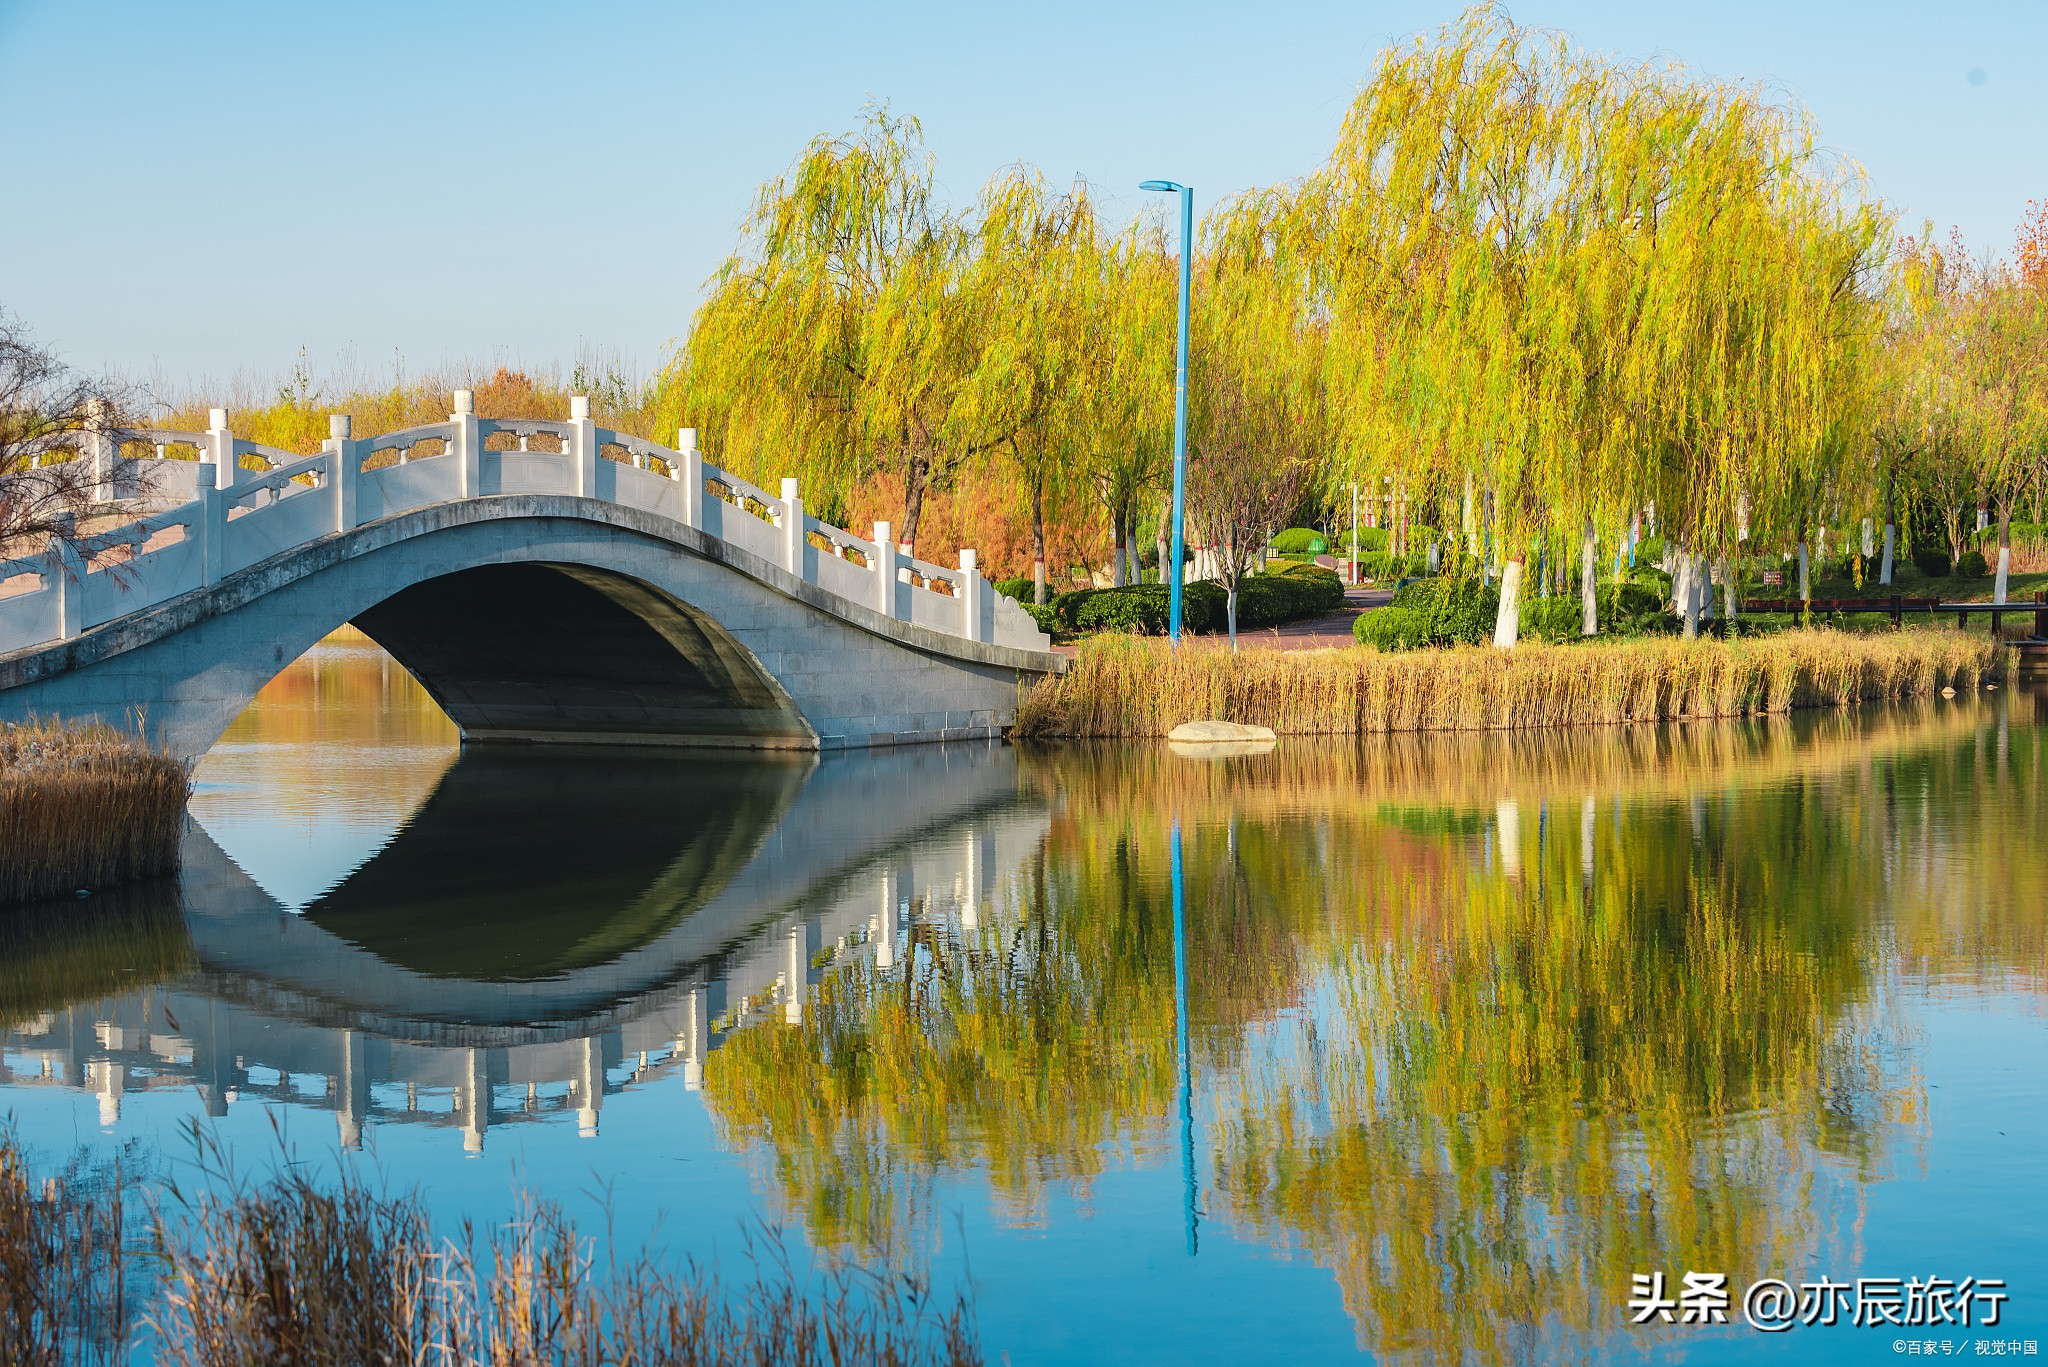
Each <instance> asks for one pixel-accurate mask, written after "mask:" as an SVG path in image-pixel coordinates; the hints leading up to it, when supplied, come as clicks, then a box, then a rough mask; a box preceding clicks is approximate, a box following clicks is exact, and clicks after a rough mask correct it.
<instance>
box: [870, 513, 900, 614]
mask: <svg viewBox="0 0 2048 1367" xmlns="http://www.w3.org/2000/svg"><path fill="white" fill-rule="evenodd" d="M874 570H875V608H876V610H878V611H879V612H880V613H881V614H882V615H883V616H884V617H894V616H895V615H896V539H895V538H894V537H892V536H891V535H890V534H889V524H888V523H886V522H877V523H876V524H875V564H874Z"/></svg>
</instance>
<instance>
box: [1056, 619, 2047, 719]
mask: <svg viewBox="0 0 2048 1367" xmlns="http://www.w3.org/2000/svg"><path fill="white" fill-rule="evenodd" d="M2007 657H2008V651H2007V650H2006V648H2005V647H2003V646H2000V645H1997V644H1994V643H1993V642H1991V641H1990V640H1988V639H1985V638H1982V637H1972V636H1968V635H1965V634H1964V633H1961V632H1957V631H1950V630H1946V629H1916V630H1909V631H1898V632H1884V633H1873V634H1871V635H1852V634H1849V633H1845V632H1835V631H1826V630H1806V631H1789V632H1784V633H1782V634H1779V635H1774V636H1764V637H1755V638H1746V639H1742V640H1736V641H1726V642H1722V641H1712V640H1699V641H1682V640H1675V639H1669V640H1667V639H1657V640H1637V641H1616V642H1612V643H1598V644H1583V645H1571V646H1545V645H1542V644H1540V643H1537V642H1525V643H1524V644H1522V645H1519V646H1517V647H1516V648H1515V649H1513V650H1493V649H1490V648H1487V647H1484V646H1459V647H1453V648H1450V649H1442V650H1417V651H1407V652H1401V653H1396V654H1382V653H1381V652H1379V651H1375V650H1359V649H1337V650H1316V651H1278V650H1270V651H1269V650H1259V651H1246V652H1242V653H1239V654H1235V655H1232V654H1225V653H1223V652H1220V651H1212V650H1183V651H1179V652H1174V651H1171V650H1169V649H1168V648H1167V646H1166V644H1165V643H1164V642H1162V641H1158V640H1156V639H1145V638H1136V637H1103V638H1098V639H1097V640H1094V641H1091V642H1089V643H1087V644H1086V645H1084V646H1083V647H1082V649H1081V651H1080V653H1079V654H1078V655H1077V656H1076V657H1075V659H1074V662H1073V666H1072V668H1070V669H1068V670H1067V672H1066V673H1065V674H1062V675H1059V676H1057V677H1055V678H1051V679H1048V680H1046V681H1045V682H1043V683H1041V684H1039V685H1038V686H1037V687H1036V688H1034V689H1033V690H1032V691H1031V692H1030V693H1029V694H1027V695H1026V696H1025V698H1024V699H1023V701H1022V702H1021V703H1020V705H1019V707H1018V709H1017V728H1016V729H1017V734H1018V735H1020V736H1163V735H1165V734H1166V733H1167V732H1169V731H1171V730H1172V729H1173V728H1174V727H1175V726H1177V725H1179V724H1180V723H1182V722H1187V721H1199V720H1205V719H1217V720H1223V721H1234V722H1245V723H1250V724H1254V725H1260V726H1269V727H1271V728H1273V730H1275V731H1278V732H1282V733H1296V734H1315V733H1323V734H1336V735H1355V734H1378V733H1384V732H1394V731H1491V730H1516V729H1526V728H1548V727H1560V726H1595V725H1607V724H1612V723H1617V722H1644V721H1671V720H1678V719H1684V718H1695V717H1741V716H1752V715H1756V714H1759V713H1770V712H1784V711H1788V710H1790V709H1792V708H1800V707H1842V706H1846V705H1849V704H1851V703H1857V702H1867V701H1877V700H1884V699H1895V698H1915V697H1926V696H1929V695H1931V694H1935V693H1938V692H1940V691H1941V690H1942V689H1943V688H1945V687H1953V688H1955V689H1957V690H1959V691H1963V690H1969V689H1973V688H1976V687H1977V686H1979V685H1980V684H1981V683H1983V682H1986V681H1989V680H1994V679H1999V678H2003V677H2004V676H2005V673H2006V668H2007V665H2006V661H2007Z"/></svg>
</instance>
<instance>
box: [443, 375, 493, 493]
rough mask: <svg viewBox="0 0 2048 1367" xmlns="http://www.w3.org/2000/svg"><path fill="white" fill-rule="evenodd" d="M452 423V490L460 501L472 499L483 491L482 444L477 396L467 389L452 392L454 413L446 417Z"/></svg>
mask: <svg viewBox="0 0 2048 1367" xmlns="http://www.w3.org/2000/svg"><path fill="white" fill-rule="evenodd" d="M448 421H450V422H452V423H454V424H455V443H454V449H453V450H451V451H450V452H449V453H448V454H450V455H452V456H454V457H455V471H456V474H455V487H456V490H457V492H458V493H459V494H460V495H461V496H462V497H463V498H475V497H476V496H477V495H478V494H481V493H482V492H483V491H484V454H483V452H484V443H483V437H482V434H481V432H480V430H479V429H478V427H477V420H476V395H475V394H473V393H471V392H470V391H469V390H467V389H458V390H456V391H455V411H454V412H453V413H451V414H450V415H449V417H448Z"/></svg>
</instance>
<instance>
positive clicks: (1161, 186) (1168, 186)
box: [1138, 180, 1187, 194]
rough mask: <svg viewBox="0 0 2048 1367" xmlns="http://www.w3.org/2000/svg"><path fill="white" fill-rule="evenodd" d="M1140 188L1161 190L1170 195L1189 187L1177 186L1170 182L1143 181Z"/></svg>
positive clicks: (1139, 184)
mask: <svg viewBox="0 0 2048 1367" xmlns="http://www.w3.org/2000/svg"><path fill="white" fill-rule="evenodd" d="M1138 188H1139V189H1140V190H1161V191H1165V192H1166V193H1168V194H1171V193H1173V192H1174V191H1176V190H1183V189H1186V188H1187V187H1186V186H1183V185H1175V184H1174V183H1173V182H1172V181H1170V180H1141V181H1139V182H1138Z"/></svg>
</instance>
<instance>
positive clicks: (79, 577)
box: [49, 513, 85, 641]
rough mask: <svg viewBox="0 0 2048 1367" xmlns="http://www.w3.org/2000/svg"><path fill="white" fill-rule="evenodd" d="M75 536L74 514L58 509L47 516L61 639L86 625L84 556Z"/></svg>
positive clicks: (51, 567)
mask: <svg viewBox="0 0 2048 1367" xmlns="http://www.w3.org/2000/svg"><path fill="white" fill-rule="evenodd" d="M77 536H78V521H77V517H76V515H75V514H72V513H58V514H56V515H55V516H54V517H52V518H51V519H50V548H49V561H50V570H49V575H50V581H51V582H50V587H51V589H52V590H53V591H54V593H55V595H56V600H55V602H54V604H53V607H54V608H55V614H54V615H55V617H56V621H55V623H54V625H55V627H56V629H57V639H58V640H60V641H68V640H70V639H72V638H73V637H74V636H76V635H78V633H79V632H80V631H81V630H83V629H84V626H85V557H84V556H83V555H81V554H79V551H78V542H77Z"/></svg>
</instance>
